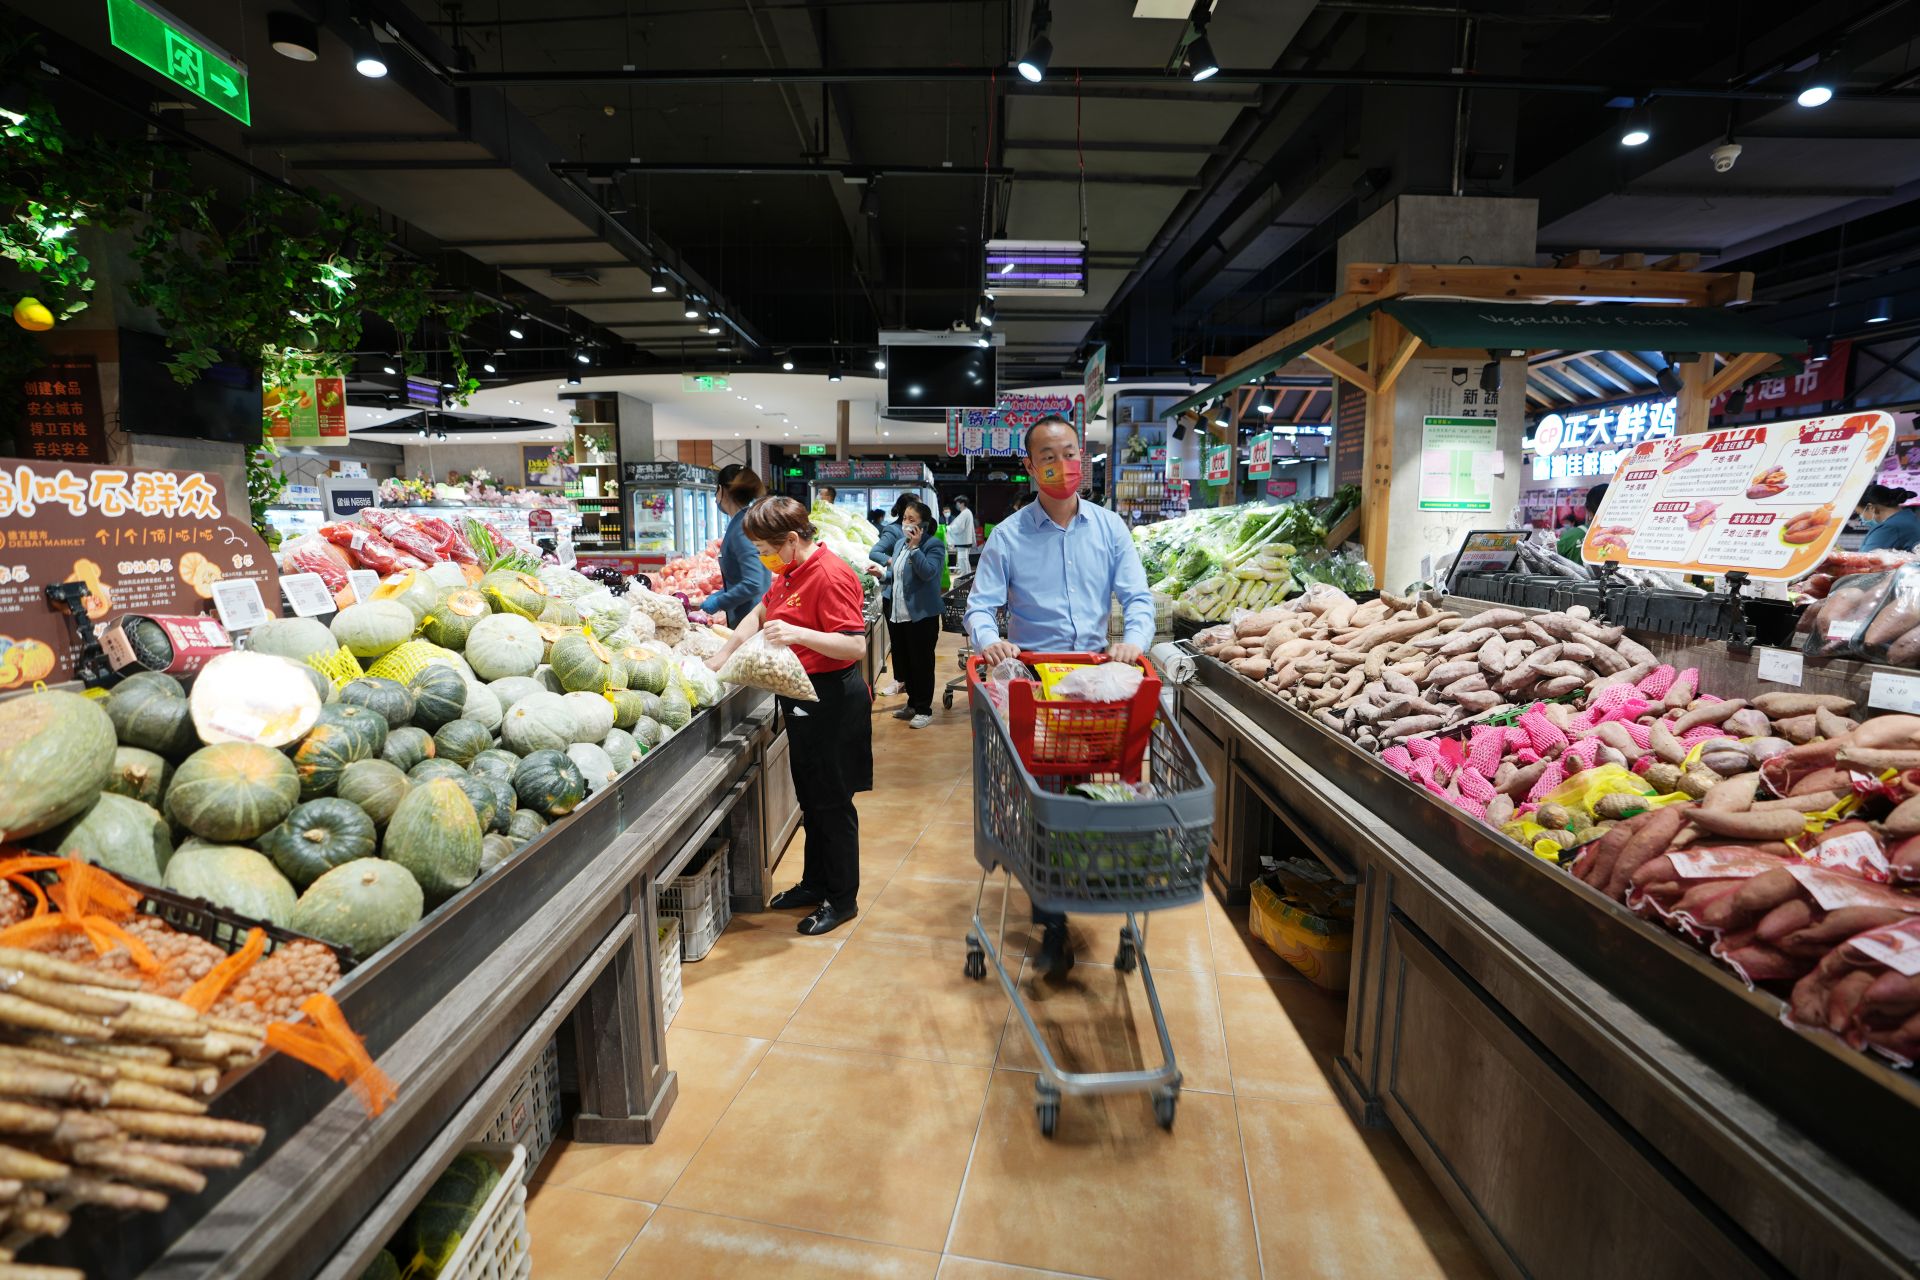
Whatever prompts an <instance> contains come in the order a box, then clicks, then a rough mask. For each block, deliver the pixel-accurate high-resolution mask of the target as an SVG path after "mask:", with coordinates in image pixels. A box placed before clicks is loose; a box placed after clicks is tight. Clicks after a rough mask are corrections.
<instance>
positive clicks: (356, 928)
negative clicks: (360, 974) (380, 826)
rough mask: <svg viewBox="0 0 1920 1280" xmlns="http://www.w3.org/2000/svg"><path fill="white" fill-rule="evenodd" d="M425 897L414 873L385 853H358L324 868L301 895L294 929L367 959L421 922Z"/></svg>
mask: <svg viewBox="0 0 1920 1280" xmlns="http://www.w3.org/2000/svg"><path fill="white" fill-rule="evenodd" d="M425 911H426V897H425V895H424V894H422V893H421V892H420V882H419V881H417V880H415V879H414V878H413V873H412V872H410V871H408V870H407V869H406V868H405V867H403V866H401V865H400V864H399V863H397V862H388V861H387V860H386V859H384V858H356V859H355V860H354V861H352V862H347V863H342V864H341V865H340V866H337V867H334V868H333V869H332V870H330V871H327V872H325V873H323V874H322V875H321V876H320V878H319V879H317V880H315V881H314V882H313V883H312V884H311V885H309V886H308V887H307V891H306V892H305V893H303V894H301V895H300V901H299V902H298V903H297V904H295V906H294V909H293V926H292V927H293V930H294V932H296V933H304V934H306V935H307V936H308V937H309V938H318V939H320V941H322V942H325V943H330V944H331V945H333V946H336V947H345V948H346V949H347V950H349V951H351V952H352V953H353V955H354V958H355V959H357V960H365V959H366V958H367V957H368V956H371V955H372V954H373V953H374V952H376V951H378V950H379V949H380V948H382V947H384V946H386V945H387V944H388V943H389V942H392V941H393V940H394V939H395V938H397V937H399V936H400V935H401V934H403V933H405V932H406V931H407V930H409V929H411V928H413V926H415V925H416V924H419V923H420V917H421V915H422V914H424V912H425Z"/></svg>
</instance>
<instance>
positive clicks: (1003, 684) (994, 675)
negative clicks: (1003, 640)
mask: <svg viewBox="0 0 1920 1280" xmlns="http://www.w3.org/2000/svg"><path fill="white" fill-rule="evenodd" d="M1039 679H1040V677H1039V676H1037V675H1035V674H1034V670H1033V668H1032V667H1029V666H1028V665H1027V664H1026V663H1024V662H1022V661H1020V660H1019V659H1018V658H1002V659H1001V660H1000V661H999V662H996V663H994V665H993V669H992V670H991V671H989V672H987V678H986V679H985V680H984V681H982V683H983V684H984V685H985V686H986V690H987V702H988V703H989V704H991V705H992V707H993V709H994V710H995V711H996V712H998V713H999V716H1000V718H1001V719H1002V720H1005V719H1006V718H1007V686H1008V685H1010V684H1012V683H1013V682H1014V681H1016V680H1025V681H1027V682H1028V683H1029V684H1032V683H1037V682H1038V681H1039Z"/></svg>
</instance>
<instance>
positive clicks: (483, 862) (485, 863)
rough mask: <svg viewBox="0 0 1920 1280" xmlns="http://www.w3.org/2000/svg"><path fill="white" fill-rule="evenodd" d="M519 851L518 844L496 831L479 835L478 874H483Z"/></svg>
mask: <svg viewBox="0 0 1920 1280" xmlns="http://www.w3.org/2000/svg"><path fill="white" fill-rule="evenodd" d="M519 851H520V846H519V845H517V844H515V843H514V842H513V841H512V840H510V839H508V838H507V837H506V836H505V835H502V834H500V833H498V832H492V831H490V832H488V833H487V834H486V835H484V836H482V837H480V874H481V875H485V874H487V872H489V871H491V870H493V869H494V868H495V867H497V866H499V865H500V864H501V863H503V862H505V861H506V860H507V859H508V858H511V857H512V856H513V855H514V854H516V853H518V852H519Z"/></svg>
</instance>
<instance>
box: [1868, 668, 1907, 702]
mask: <svg viewBox="0 0 1920 1280" xmlns="http://www.w3.org/2000/svg"><path fill="white" fill-rule="evenodd" d="M1867 705H1868V706H1870V707H1873V708H1876V709H1877V710H1880V711H1920V676H1897V675H1894V674H1893V673H1892V672H1890V671H1876V672H1874V673H1873V683H1872V684H1871V685H1870V686H1868V688H1867Z"/></svg>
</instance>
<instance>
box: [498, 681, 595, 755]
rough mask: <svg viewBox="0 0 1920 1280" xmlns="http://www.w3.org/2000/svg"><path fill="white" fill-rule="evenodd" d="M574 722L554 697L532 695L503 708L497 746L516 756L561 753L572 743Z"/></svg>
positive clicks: (549, 695)
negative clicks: (499, 744)
mask: <svg viewBox="0 0 1920 1280" xmlns="http://www.w3.org/2000/svg"><path fill="white" fill-rule="evenodd" d="M578 723H579V722H578V720H577V719H576V718H575V716H574V714H573V709H572V708H571V707H569V706H568V705H567V704H566V701H565V700H564V699H563V698H561V696H560V695H559V694H557V693H536V694H533V695H531V696H529V697H525V698H522V699H520V701H518V702H516V703H514V704H513V705H512V706H511V707H509V708H507V714H506V717H505V718H504V719H502V720H501V722H500V742H501V744H502V745H503V746H505V747H506V748H507V750H509V751H512V752H514V753H515V754H517V755H522V756H524V755H528V754H529V753H531V752H535V751H539V750H542V749H543V748H544V749H548V750H553V751H564V750H565V749H566V748H567V746H568V745H569V744H571V743H572V742H573V735H574V729H575V727H576V726H577V725H578Z"/></svg>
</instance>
